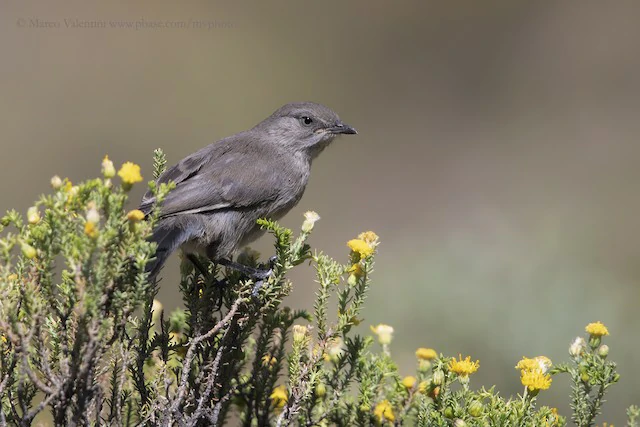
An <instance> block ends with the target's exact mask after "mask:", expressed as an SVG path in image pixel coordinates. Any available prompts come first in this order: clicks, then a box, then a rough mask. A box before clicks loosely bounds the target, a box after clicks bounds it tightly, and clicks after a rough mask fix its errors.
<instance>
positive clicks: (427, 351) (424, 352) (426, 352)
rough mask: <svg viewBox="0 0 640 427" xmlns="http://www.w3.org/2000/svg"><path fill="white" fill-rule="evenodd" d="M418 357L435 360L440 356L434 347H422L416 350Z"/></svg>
mask: <svg viewBox="0 0 640 427" xmlns="http://www.w3.org/2000/svg"><path fill="white" fill-rule="evenodd" d="M416 357H417V358H418V359H420V360H433V359H437V358H438V353H436V351H435V350H434V349H432V348H425V347H420V348H419V349H417V350H416Z"/></svg>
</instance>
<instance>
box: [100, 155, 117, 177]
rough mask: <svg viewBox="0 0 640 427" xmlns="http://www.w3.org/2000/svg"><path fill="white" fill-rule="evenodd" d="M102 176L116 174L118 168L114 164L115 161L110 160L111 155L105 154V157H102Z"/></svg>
mask: <svg viewBox="0 0 640 427" xmlns="http://www.w3.org/2000/svg"><path fill="white" fill-rule="evenodd" d="M102 176H104V177H105V178H113V177H114V176H116V168H115V167H114V166H113V162H112V161H111V160H109V156H104V159H102Z"/></svg>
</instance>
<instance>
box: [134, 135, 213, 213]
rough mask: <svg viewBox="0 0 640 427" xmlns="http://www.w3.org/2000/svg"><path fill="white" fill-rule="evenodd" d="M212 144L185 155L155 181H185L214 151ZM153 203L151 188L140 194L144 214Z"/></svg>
mask: <svg viewBox="0 0 640 427" xmlns="http://www.w3.org/2000/svg"><path fill="white" fill-rule="evenodd" d="M213 145H214V144H212V145H210V146H208V147H205V148H203V149H201V150H199V151H197V152H195V153H193V154H191V155H189V156H187V157H185V158H184V159H182V160H181V161H180V162H179V163H177V164H176V165H174V166H172V167H170V168H169V169H167V170H166V171H165V172H164V173H163V174H162V175H160V177H158V179H157V180H156V183H157V184H163V183H164V184H166V183H168V182H170V181H172V182H174V183H175V184H176V185H178V184H180V183H182V182H184V181H186V180H187V179H189V178H190V177H192V176H193V175H194V174H196V173H198V171H199V170H200V168H201V167H202V166H203V165H204V164H205V163H206V161H207V159H208V157H209V156H208V154H209V152H211V151H216V150H215V149H211V148H212V147H213ZM155 203H156V198H155V196H154V195H153V193H152V192H151V190H148V191H147V192H146V193H145V194H144V196H142V201H141V202H140V207H139V209H140V210H141V211H142V212H144V214H145V215H148V214H149V213H150V212H151V210H152V209H153V207H154V206H155Z"/></svg>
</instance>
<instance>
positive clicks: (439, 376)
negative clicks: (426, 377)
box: [431, 370, 444, 385]
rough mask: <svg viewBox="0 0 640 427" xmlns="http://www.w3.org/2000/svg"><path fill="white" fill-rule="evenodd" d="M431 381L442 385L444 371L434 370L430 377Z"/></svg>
mask: <svg viewBox="0 0 640 427" xmlns="http://www.w3.org/2000/svg"><path fill="white" fill-rule="evenodd" d="M431 382H432V383H433V384H435V385H442V384H443V383H444V372H443V371H441V370H437V371H435V372H434V373H433V376H432V377H431Z"/></svg>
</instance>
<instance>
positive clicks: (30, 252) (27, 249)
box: [20, 242, 37, 259]
mask: <svg viewBox="0 0 640 427" xmlns="http://www.w3.org/2000/svg"><path fill="white" fill-rule="evenodd" d="M20 250H22V255H24V256H25V257H27V258H29V259H33V258H35V256H36V255H37V251H36V248H34V247H33V246H31V245H30V244H28V243H24V242H22V243H21V244H20Z"/></svg>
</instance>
